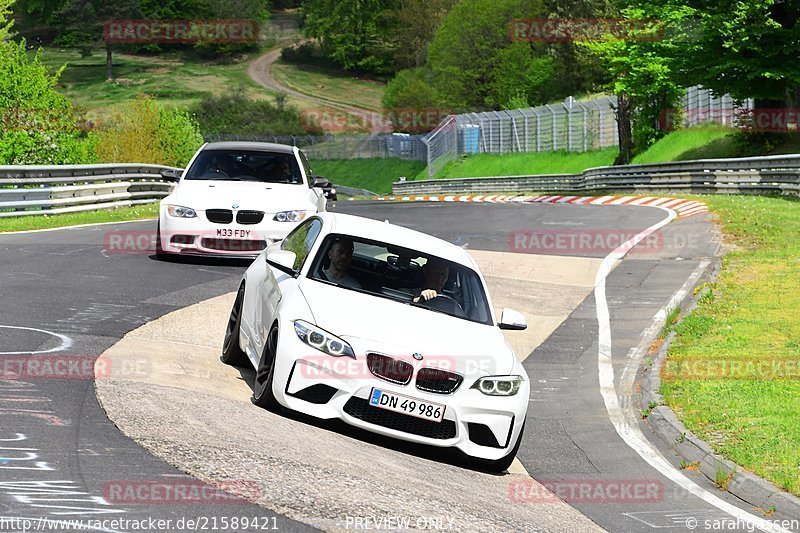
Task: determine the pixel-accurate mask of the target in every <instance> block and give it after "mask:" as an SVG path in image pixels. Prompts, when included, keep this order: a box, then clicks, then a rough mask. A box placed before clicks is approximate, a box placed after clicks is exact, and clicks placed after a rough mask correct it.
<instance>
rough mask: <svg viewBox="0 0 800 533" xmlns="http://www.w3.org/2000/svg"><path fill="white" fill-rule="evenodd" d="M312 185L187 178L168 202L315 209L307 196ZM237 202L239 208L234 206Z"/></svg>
mask: <svg viewBox="0 0 800 533" xmlns="http://www.w3.org/2000/svg"><path fill="white" fill-rule="evenodd" d="M307 195H308V188H307V187H306V186H304V185H290V184H287V183H256V182H246V181H208V180H184V181H182V182H181V183H180V184H179V185H178V187H177V188H176V189H175V191H174V192H173V193H172V194H171V195H170V196H169V198H168V200H167V201H168V202H170V203H173V204H176V205H182V206H185V207H191V208H192V209H195V210H198V211H205V210H206V209H248V210H257V211H265V212H267V213H277V212H278V211H288V210H291V209H314V208H315V206H313V205H312V204H311V203H310V202H309V201H308V199H307ZM234 204H236V205H238V206H239V207H236V208H234V207H233V205H234Z"/></svg>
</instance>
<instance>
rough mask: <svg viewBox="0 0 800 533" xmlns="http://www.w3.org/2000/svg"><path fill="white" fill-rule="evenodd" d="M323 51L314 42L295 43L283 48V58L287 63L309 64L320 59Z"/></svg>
mask: <svg viewBox="0 0 800 533" xmlns="http://www.w3.org/2000/svg"><path fill="white" fill-rule="evenodd" d="M321 57H322V53H321V52H320V51H319V49H318V48H317V47H316V46H315V45H314V43H302V44H293V45H290V46H284V47H283V48H281V60H282V61H284V62H286V63H294V64H299V65H308V64H309V63H314V62H316V61H319V59H320V58H321Z"/></svg>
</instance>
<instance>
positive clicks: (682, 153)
mask: <svg viewBox="0 0 800 533" xmlns="http://www.w3.org/2000/svg"><path fill="white" fill-rule="evenodd" d="M735 152H736V144H735V142H734V130H733V129H731V128H723V127H697V128H687V129H685V130H678V131H673V132H672V133H670V134H668V135H667V136H665V137H664V138H662V139H659V140H658V141H657V142H656V143H655V144H654V145H653V146H651V147H650V148H648V149H647V150H646V151H644V152H643V153H641V154H639V155H638V156H636V157H635V158H634V159H633V163H664V162H667V161H686V160H689V159H714V158H724V157H735V156H734V155H733V154H735Z"/></svg>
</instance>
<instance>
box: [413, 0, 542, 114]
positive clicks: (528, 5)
mask: <svg viewBox="0 0 800 533" xmlns="http://www.w3.org/2000/svg"><path fill="white" fill-rule="evenodd" d="M539 14H541V5H540V3H539V2H538V1H537V0H464V1H462V2H460V3H458V4H456V5H455V6H454V7H453V9H452V10H451V11H450V12H449V13H448V14H447V17H445V19H444V22H442V25H441V26H440V27H439V30H438V31H437V32H436V36H435V37H434V39H433V42H431V45H430V47H429V49H428V63H427V66H428V67H429V68H430V69H431V70H432V71H433V72H434V74H435V78H434V84H435V89H436V91H437V92H438V93H439V94H440V95H441V97H442V99H443V100H444V103H445V104H446V105H448V106H449V107H452V108H456V109H469V110H476V109H480V108H483V107H485V106H489V107H499V106H501V105H502V104H503V103H505V102H502V101H497V100H496V99H495V98H494V97H493V90H494V91H496V90H497V88H498V87H497V86H495V87H494V89H493V83H495V81H498V83H500V81H499V80H500V78H502V77H504V76H507V75H508V76H512V77H515V76H516V74H515V73H514V71H515V70H516V69H517V68H518V67H517V66H514V65H512V64H509V62H504V65H506V66H508V67H509V68H510V69H511V70H510V71H509V70H499V69H498V61H499V59H500V56H501V54H502V53H503V50H505V49H506V48H509V47H510V46H511V44H512V41H511V35H510V34H509V23H510V22H511V21H512V20H514V19H517V18H530V17H533V16H537V15H539ZM521 44H523V45H526V46H518V47H517V48H516V49H515V51H514V52H511V54H512V55H513V54H519V52H523V51H524V50H527V51H528V53H530V54H533V53H534V49H533V48H532V47H530V46H527V43H521ZM523 55H524V53H523ZM515 57H516V58H519V55H516V56H515ZM526 63H527V60H526ZM523 78H524V76H523ZM521 89H522V90H523V91H524V92H528V90H529V88H528V87H521ZM503 90H508V88H507V87H506V88H505V89H503ZM512 92H513V91H512Z"/></svg>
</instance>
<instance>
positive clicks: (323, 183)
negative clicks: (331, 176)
mask: <svg viewBox="0 0 800 533" xmlns="http://www.w3.org/2000/svg"><path fill="white" fill-rule="evenodd" d="M312 185H313V186H314V187H327V186H328V185H330V182H329V181H328V180H326V179H325V178H323V177H322V176H314V183H313V184H312Z"/></svg>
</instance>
